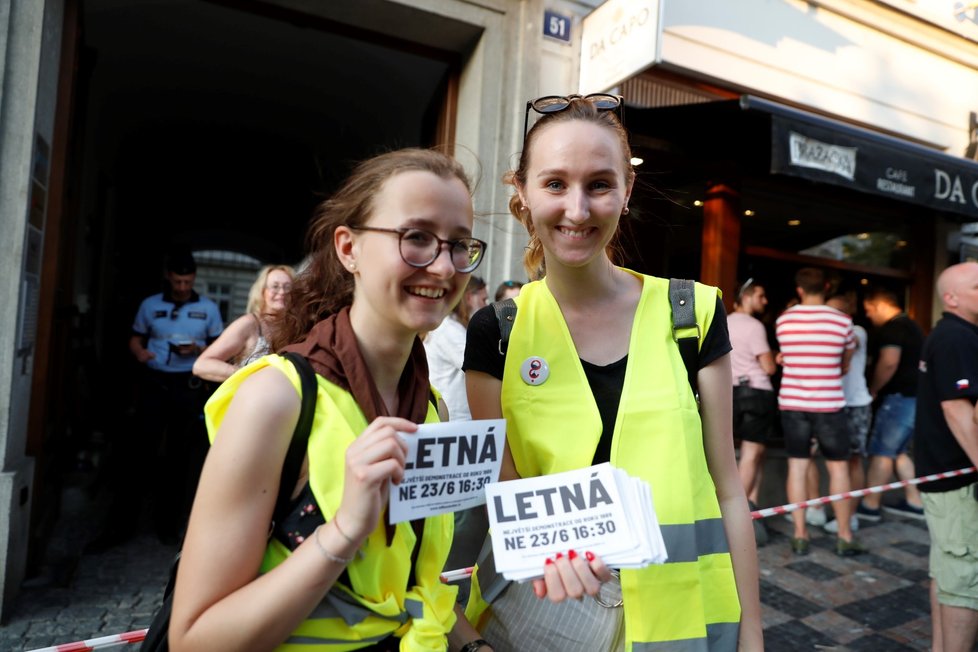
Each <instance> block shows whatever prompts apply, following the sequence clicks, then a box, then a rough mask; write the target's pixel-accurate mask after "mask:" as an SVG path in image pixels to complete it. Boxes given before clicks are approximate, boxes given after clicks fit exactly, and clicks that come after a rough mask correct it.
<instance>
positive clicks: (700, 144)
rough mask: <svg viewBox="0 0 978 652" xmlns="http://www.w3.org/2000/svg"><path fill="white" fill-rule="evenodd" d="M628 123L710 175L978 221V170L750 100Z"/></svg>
mask: <svg viewBox="0 0 978 652" xmlns="http://www.w3.org/2000/svg"><path fill="white" fill-rule="evenodd" d="M625 121H626V126H627V127H628V129H629V131H631V132H632V133H633V134H636V135H637V136H638V137H639V139H640V140H645V139H648V138H651V139H653V140H654V141H656V142H658V143H660V144H661V145H662V146H663V147H664V148H665V149H667V150H670V151H672V152H673V153H674V154H675V153H677V152H678V151H681V152H683V153H684V154H685V155H686V156H694V157H696V158H697V159H700V160H708V159H709V158H710V157H713V158H714V159H715V160H714V162H713V164H709V163H708V166H709V167H711V168H715V167H716V163H717V161H720V162H724V161H725V162H727V163H741V162H743V163H745V164H747V166H748V167H749V168H750V167H756V168H760V167H761V166H763V167H766V168H767V170H766V171H767V172H769V173H771V174H783V175H789V176H794V177H800V178H803V179H808V180H811V181H816V182H821V183H828V184H832V185H836V186H843V187H845V188H850V189H853V190H857V191H859V192H865V193H871V194H874V195H881V196H884V197H888V198H890V199H894V200H897V201H905V202H910V203H913V204H917V205H920V206H927V207H929V208H933V209H936V210H940V211H946V212H949V213H955V214H957V215H959V216H963V217H965V218H968V219H972V220H978V163H976V162H974V161H969V160H967V159H964V158H961V157H957V156H952V155H949V154H945V153H943V152H940V151H937V150H934V149H930V148H927V147H924V146H922V145H918V144H916V143H913V142H909V141H905V140H901V139H899V138H894V137H892V136H887V135H885V134H880V133H876V132H873V131H869V130H867V129H862V128H859V127H855V126H852V125H848V124H845V123H842V122H839V121H836V120H831V119H828V118H824V117H822V116H819V115H815V114H812V113H807V112H805V111H800V110H798V109H793V108H790V107H787V106H784V105H781V104H777V103H774V102H770V101H767V100H762V99H760V98H756V97H752V96H750V95H744V96H742V97H741V98H740V99H739V100H725V101H720V102H706V103H703V104H692V105H686V106H679V107H677V106H673V107H664V108H658V109H632V108H629V109H626V115H625ZM643 137H644V138H643ZM756 171H757V172H762V170H760V169H757V170H756Z"/></svg>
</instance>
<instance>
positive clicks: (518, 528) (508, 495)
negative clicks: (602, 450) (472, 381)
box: [486, 463, 666, 580]
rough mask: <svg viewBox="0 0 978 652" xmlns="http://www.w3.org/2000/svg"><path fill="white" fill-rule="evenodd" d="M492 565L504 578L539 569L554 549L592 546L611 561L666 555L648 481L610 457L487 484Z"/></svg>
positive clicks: (537, 573) (628, 562) (639, 562)
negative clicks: (606, 460)
mask: <svg viewBox="0 0 978 652" xmlns="http://www.w3.org/2000/svg"><path fill="white" fill-rule="evenodd" d="M486 508H487V509H488V510H489V523H490V527H491V528H492V552H493V556H494V557H495V564H496V570H497V571H499V572H500V573H502V574H503V576H504V577H505V578H506V579H509V580H527V579H531V578H536V577H542V576H543V566H544V563H545V562H546V560H547V558H548V557H554V556H555V555H556V554H557V553H558V552H559V553H563V554H565V555H566V554H567V552H568V551H570V550H575V551H577V552H578V554H582V555H583V554H584V553H585V552H588V551H589V552H593V553H594V554H595V555H597V556H599V557H601V558H602V559H603V560H604V562H605V563H606V564H607V565H608V566H611V567H614V568H641V567H643V566H646V565H648V564H661V563H663V562H665V560H666V546H665V543H664V542H663V540H662V532H661V531H660V530H659V521H658V519H657V518H656V515H655V509H654V507H653V506H652V489H651V488H650V487H649V485H648V483H647V482H645V481H644V480H640V479H638V478H633V477H631V476H630V475H628V474H627V473H626V472H624V471H622V470H621V469H616V468H614V467H612V466H611V465H610V464H608V463H605V464H598V465H596V466H591V467H588V468H584V469H577V470H574V471H567V472H565V473H555V474H553V475H545V476H540V477H537V478H526V479H524V480H512V481H510V482H496V483H492V484H489V485H488V486H487V487H486Z"/></svg>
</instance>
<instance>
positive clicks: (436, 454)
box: [387, 419, 506, 524]
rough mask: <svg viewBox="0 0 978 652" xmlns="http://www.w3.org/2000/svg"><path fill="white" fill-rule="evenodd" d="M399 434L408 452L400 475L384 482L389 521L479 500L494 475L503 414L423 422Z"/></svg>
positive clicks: (503, 426) (474, 504)
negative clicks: (387, 490)
mask: <svg viewBox="0 0 978 652" xmlns="http://www.w3.org/2000/svg"><path fill="white" fill-rule="evenodd" d="M400 436H401V437H402V438H403V439H404V441H406V442H407V444H408V452H407V461H406V463H405V465H404V478H403V479H402V480H401V482H400V484H397V485H395V484H393V483H391V486H390V504H389V507H388V510H387V511H388V518H389V520H390V522H391V523H392V524H393V523H400V522H401V521H409V520H414V519H417V518H425V517H427V516H436V515H438V514H447V513H449V512H457V511H459V510H463V509H468V508H470V507H477V506H479V505H483V504H485V502H486V498H485V487H486V486H487V485H488V484H489V483H490V482H495V481H496V480H498V479H499V469H500V467H501V466H502V461H503V448H504V446H505V441H506V420H505V419H483V420H477V421H453V422H451V423H427V424H422V425H420V426H418V430H417V432H413V433H400Z"/></svg>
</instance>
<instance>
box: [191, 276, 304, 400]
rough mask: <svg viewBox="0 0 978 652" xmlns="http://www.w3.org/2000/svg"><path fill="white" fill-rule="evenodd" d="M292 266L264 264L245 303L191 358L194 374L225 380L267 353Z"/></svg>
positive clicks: (284, 301) (288, 288)
mask: <svg viewBox="0 0 978 652" xmlns="http://www.w3.org/2000/svg"><path fill="white" fill-rule="evenodd" d="M294 278H295V270H294V269H292V268H291V267H289V266H288V265H265V266H264V267H262V268H261V270H260V271H259V272H258V278H256V279H255V282H254V283H253V284H252V286H251V290H250V291H249V292H248V306H247V309H246V310H245V314H243V315H241V316H240V317H238V318H237V319H235V320H234V321H233V322H231V324H230V326H228V327H227V328H225V329H224V332H223V333H221V336H220V337H218V338H217V339H216V340H214V343H213V344H211V345H210V346H209V347H207V348H206V349H204V352H203V353H201V354H200V356H199V357H198V358H197V360H196V361H195V362H194V375H195V376H198V377H199V378H203V379H204V380H210V381H213V382H216V383H220V382H224V381H225V380H227V379H228V378H229V377H230V376H231V374H233V373H234V372H235V371H237V370H238V369H239V368H240V367H244V366H245V365H247V364H249V363H251V362H254V361H255V360H257V359H258V358H260V357H262V356H263V355H265V354H267V353H268V352H269V351H268V340H269V334H270V332H271V328H273V327H274V322H275V319H276V317H278V316H279V315H281V314H282V311H284V310H285V308H286V306H287V302H288V299H289V292H291V291H292V280H293V279H294Z"/></svg>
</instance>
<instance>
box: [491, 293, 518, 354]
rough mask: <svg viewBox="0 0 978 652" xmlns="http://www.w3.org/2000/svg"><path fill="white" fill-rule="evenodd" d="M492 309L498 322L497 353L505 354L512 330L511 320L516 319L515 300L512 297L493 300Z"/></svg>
mask: <svg viewBox="0 0 978 652" xmlns="http://www.w3.org/2000/svg"><path fill="white" fill-rule="evenodd" d="M492 310H493V312H495V313H496V321H497V322H499V355H506V349H507V348H508V347H509V335H510V333H512V332H513V322H514V321H516V302H515V301H513V299H512V297H510V298H509V299H503V300H502V301H494V302H493V303H492Z"/></svg>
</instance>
